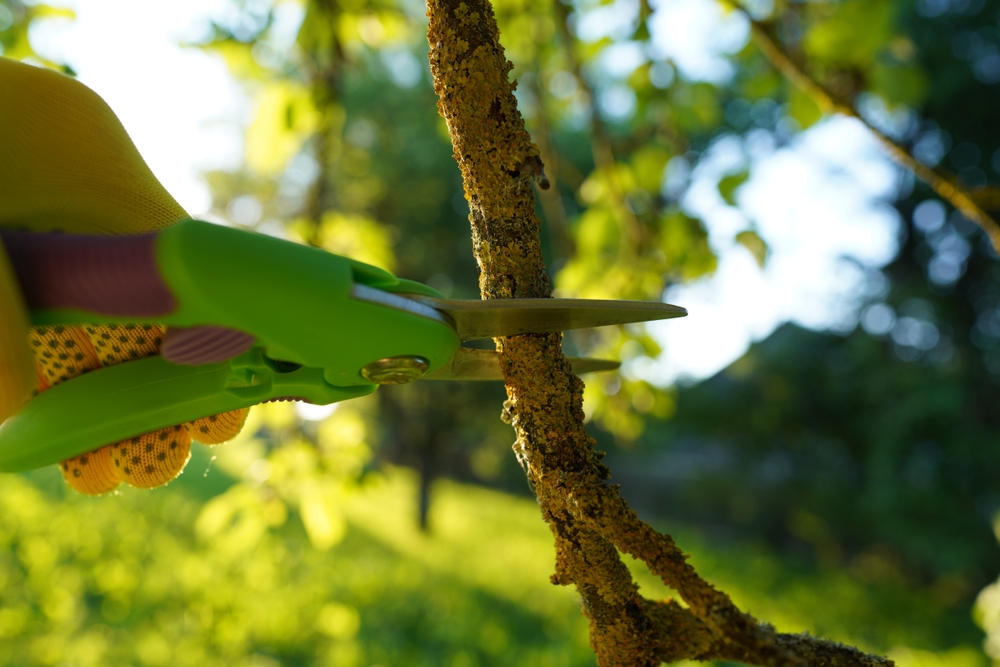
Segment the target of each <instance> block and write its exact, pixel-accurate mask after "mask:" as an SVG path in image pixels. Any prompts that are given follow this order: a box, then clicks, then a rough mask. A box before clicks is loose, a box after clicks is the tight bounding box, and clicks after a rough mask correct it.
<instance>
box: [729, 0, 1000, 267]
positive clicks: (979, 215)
mask: <svg viewBox="0 0 1000 667" xmlns="http://www.w3.org/2000/svg"><path fill="white" fill-rule="evenodd" d="M720 1H721V2H722V4H723V5H724V6H726V7H729V8H732V9H735V10H736V11H739V12H741V13H742V14H743V15H744V16H746V18H747V20H748V21H749V22H750V31H751V34H752V35H753V40H754V43H755V44H757V47H758V48H759V49H760V51H761V53H763V54H764V57H765V58H767V60H768V61H769V62H770V63H771V65H772V66H773V67H774V68H775V69H776V70H778V71H779V72H780V73H781V74H782V75H783V76H784V77H785V78H786V79H788V80H789V81H790V82H791V83H792V84H793V85H795V86H797V87H798V88H799V89H800V90H802V92H804V93H805V94H807V95H808V96H809V97H811V98H812V99H813V101H814V102H816V104H817V105H818V106H819V107H820V109H822V110H823V111H824V112H827V113H839V114H843V115H844V116H849V117H851V118H856V119H857V120H858V121H860V122H861V123H863V124H864V125H865V127H867V128H868V130H869V131H871V133H872V134H873V135H875V138H876V139H878V141H879V143H881V144H882V147H883V148H884V149H885V150H886V152H887V153H889V155H890V156H891V157H892V158H893V159H894V160H895V161H896V162H897V163H899V164H900V165H902V166H903V167H905V168H906V169H909V170H910V171H911V172H913V175H914V176H916V177H917V178H919V179H920V180H922V181H923V182H924V183H926V184H927V185H929V186H930V187H931V189H932V190H934V192H936V193H937V194H938V195H939V196H940V197H941V198H942V199H944V200H946V201H947V202H948V203H950V204H951V205H952V206H954V207H955V208H956V209H958V210H959V211H960V212H961V213H962V215H964V216H965V217H966V218H968V219H969V220H971V221H972V222H974V223H976V224H977V225H979V227H981V228H982V230H983V231H984V232H986V235H987V236H988V237H989V239H990V243H992V244H993V249H994V250H996V251H997V253H1000V225H998V224H997V222H996V220H994V219H993V218H992V217H990V215H989V214H988V213H986V211H984V210H983V208H982V206H980V203H979V202H978V201H977V198H976V194H975V193H973V192H970V191H969V190H967V189H966V188H965V187H963V186H962V184H961V183H959V181H958V179H957V178H956V177H955V176H954V175H952V174H949V173H947V172H946V171H944V170H943V169H935V168H932V167H928V166H927V165H925V164H924V163H922V162H921V161H920V160H918V159H917V158H916V157H914V156H913V154H912V153H911V152H910V151H908V150H907V149H906V148H905V147H903V146H902V145H901V144H899V143H898V142H896V141H894V140H892V139H890V138H889V137H887V136H886V135H885V134H883V133H882V132H881V131H879V130H878V129H877V128H876V127H874V126H873V125H872V124H871V123H869V122H868V121H867V120H865V119H864V118H862V117H861V115H860V114H859V113H858V112H857V111H855V110H854V107H852V106H851V105H850V104H849V103H847V102H846V101H844V100H842V99H839V98H838V97H837V96H836V95H834V94H833V93H832V92H831V91H829V90H827V89H826V88H825V87H824V86H823V85H822V84H821V83H819V82H818V81H816V80H815V79H813V78H812V77H811V76H810V75H809V74H808V73H807V72H806V71H805V68H804V67H802V66H801V65H800V64H799V63H798V62H796V61H795V59H794V58H792V57H791V56H790V55H789V54H788V52H787V51H785V50H784V48H783V47H782V46H781V44H780V42H779V40H778V39H777V38H776V37H775V36H774V35H773V34H772V32H771V30H770V29H769V28H768V26H767V25H766V24H764V23H762V22H760V21H757V20H756V19H754V18H753V17H752V16H751V15H750V13H749V12H748V11H747V10H746V9H745V8H744V7H743V6H741V5H739V4H735V3H733V2H732V1H731V0H720Z"/></svg>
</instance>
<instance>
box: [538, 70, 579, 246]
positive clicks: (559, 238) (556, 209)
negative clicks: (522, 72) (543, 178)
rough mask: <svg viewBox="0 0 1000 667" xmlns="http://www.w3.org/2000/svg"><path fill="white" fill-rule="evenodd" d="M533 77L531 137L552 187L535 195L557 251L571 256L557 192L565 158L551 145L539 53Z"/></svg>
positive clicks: (564, 217)
mask: <svg viewBox="0 0 1000 667" xmlns="http://www.w3.org/2000/svg"><path fill="white" fill-rule="evenodd" d="M532 74H533V76H531V77H528V78H529V80H530V82H531V93H532V95H534V97H535V100H536V107H537V113H536V114H535V132H534V139H535V143H536V144H537V145H538V152H539V153H541V158H542V162H543V163H544V164H545V172H546V174H547V175H548V177H549V183H550V184H551V187H549V188H548V189H545V190H541V189H540V190H539V194H538V196H539V197H540V199H541V202H542V212H543V213H545V219H546V220H547V221H548V223H549V231H550V233H551V234H552V243H553V245H554V246H555V247H556V253H557V254H558V256H559V257H560V258H562V259H564V260H565V259H568V258H569V257H572V256H573V254H574V253H575V252H576V248H575V246H576V244H575V243H574V242H573V237H572V236H570V234H569V220H568V216H567V214H566V206H565V205H564V204H563V200H562V195H561V194H560V193H559V177H560V176H561V175H562V171H563V170H562V167H563V163H564V162H567V160H564V159H561V157H560V156H559V155H558V154H557V153H556V150H555V147H554V146H553V145H552V128H551V126H550V125H549V117H548V113H547V112H546V107H545V98H544V95H545V90H544V89H543V88H542V82H541V75H542V68H541V63H540V62H539V58H538V53H537V52H536V53H535V61H534V71H533V72H532Z"/></svg>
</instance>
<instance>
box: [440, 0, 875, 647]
mask: <svg viewBox="0 0 1000 667" xmlns="http://www.w3.org/2000/svg"><path fill="white" fill-rule="evenodd" d="M427 7H428V9H427V15H428V17H429V19H430V26H429V29H428V41H429V42H430V47H431V49H430V62H431V71H432V73H433V75H434V85H435V91H436V92H437V95H438V109H439V110H440V112H441V115H442V116H443V117H444V119H445V121H446V122H447V124H448V130H449V132H450V134H451V139H452V143H453V146H454V153H455V159H456V160H457V161H458V164H459V167H460V168H461V170H462V177H463V180H464V182H465V196H466V199H468V201H469V208H470V214H469V220H470V222H471V223H472V236H473V249H474V252H475V255H476V260H477V262H478V263H479V269H480V278H479V284H480V291H481V293H482V296H483V298H485V299H502V298H514V297H534V298H545V297H548V296H550V288H549V281H548V278H547V275H546V272H545V265H544V263H543V261H542V255H541V247H540V243H539V222H538V219H537V218H536V216H535V213H534V195H533V192H532V189H531V183H532V180H533V179H535V178H537V176H538V174H539V173H540V170H541V163H540V161H539V159H538V150H537V148H536V147H535V146H534V145H533V144H532V143H531V139H530V137H529V136H528V134H527V132H526V131H525V129H524V123H523V120H522V119H521V115H520V113H519V112H518V110H517V102H516V100H515V98H514V95H513V91H514V86H515V84H512V83H510V82H509V81H508V78H507V75H508V73H509V72H510V69H511V67H512V65H511V64H510V63H509V62H508V61H507V59H506V57H505V55H504V51H503V47H501V46H500V42H499V32H498V30H497V26H496V21H495V19H494V16H493V10H492V7H491V6H490V4H489V2H488V0H465V1H464V2H463V1H460V0H429V2H428V3H427ZM561 343H562V337H561V335H560V334H545V335H526V336H515V337H511V338H503V339H498V340H497V349H498V351H499V353H500V360H501V365H502V367H503V372H504V377H505V380H506V386H507V396H508V400H507V401H506V403H505V404H504V412H503V418H504V419H505V420H506V421H508V422H509V423H510V424H511V425H512V426H513V427H514V430H515V433H516V437H517V439H516V442H515V444H514V451H515V453H516V455H517V457H518V460H519V461H520V462H521V464H522V466H523V467H524V469H525V472H526V474H527V476H528V480H529V483H530V484H531V485H532V488H534V490H535V494H536V496H537V498H538V503H539V506H540V508H541V512H542V516H543V518H544V519H545V521H547V522H548V524H549V526H550V528H551V529H552V533H553V535H554V536H555V547H556V567H555V574H554V575H553V576H552V581H553V583H556V584H562V585H570V584H573V585H575V586H576V588H577V590H578V591H579V593H580V596H581V601H582V606H583V611H584V613H585V614H586V616H587V618H588V619H589V621H590V638H591V646H592V647H593V648H594V651H595V653H596V654H597V660H598V664H600V665H602V666H611V665H622V666H626V665H628V666H633V665H635V666H644V665H658V664H659V663H660V662H661V661H671V662H672V661H676V660H680V659H684V658H690V659H700V660H708V659H727V660H739V661H742V662H747V663H751V664H760V665H804V664H824V665H830V666H831V667H833V666H835V665H838V666H839V665H886V664H891V663H889V662H888V661H886V660H884V659H882V658H877V657H872V656H865V655H864V654H862V653H860V652H858V651H856V650H855V649H850V648H846V647H841V646H839V645H835V644H832V643H829V642H823V641H821V640H816V639H814V638H811V637H807V636H805V637H803V636H799V635H780V634H777V633H775V632H774V630H773V629H772V628H771V627H770V626H768V625H761V624H758V623H757V621H755V620H754V619H753V618H752V617H750V616H749V615H746V614H743V613H742V612H740V611H739V610H738V609H737V608H736V607H735V606H734V605H733V604H732V602H731V601H730V599H729V597H728V596H727V595H726V594H724V593H722V592H720V591H717V590H715V589H714V588H713V587H712V586H711V585H709V584H708V583H706V582H705V581H704V580H703V579H702V578H701V577H699V576H698V574H697V573H696V572H695V571H694V569H693V568H692V567H691V566H690V565H688V563H687V561H686V557H685V555H684V554H683V553H682V552H681V551H680V549H679V548H678V547H677V545H676V544H674V542H673V540H672V539H671V538H670V537H669V536H667V535H660V534H659V533H657V532H656V531H655V530H653V529H652V528H650V527H649V526H648V525H646V524H645V523H643V522H642V521H640V520H639V518H638V517H637V516H636V514H635V512H633V511H632V509H631V508H629V506H628V505H627V504H626V503H625V501H624V500H623V499H622V498H621V496H620V495H619V493H618V490H617V487H615V486H612V485H610V484H609V483H608V481H607V480H608V478H609V471H608V470H607V468H606V467H605V466H604V465H602V464H601V462H600V453H599V452H597V451H595V449H594V442H593V440H592V439H591V438H590V436H588V435H587V434H586V432H585V431H584V428H583V383H582V382H581V381H580V380H579V379H578V378H577V377H576V376H574V375H573V374H572V372H571V370H570V367H569V364H567V363H566V360H565V358H564V357H563V355H562V348H561ZM619 550H620V551H623V552H625V553H628V554H630V555H632V556H633V557H635V558H639V559H641V560H643V561H644V562H645V563H646V564H647V565H648V566H649V568H650V570H651V571H652V572H654V573H655V574H657V575H658V576H660V577H661V578H662V579H663V581H664V582H666V583H667V584H668V585H670V586H671V587H673V588H674V589H675V590H677V591H678V593H679V594H680V596H681V597H682V598H683V600H684V601H685V602H686V603H687V605H688V609H685V608H683V607H681V606H680V605H678V604H677V603H676V602H673V601H662V602H654V601H649V600H646V599H644V598H643V597H642V596H640V595H639V591H638V587H637V586H636V584H635V583H634V582H633V581H632V578H631V575H630V573H629V572H628V570H627V568H626V567H625V565H624V563H622V561H621V559H620V557H619V554H618V551H619Z"/></svg>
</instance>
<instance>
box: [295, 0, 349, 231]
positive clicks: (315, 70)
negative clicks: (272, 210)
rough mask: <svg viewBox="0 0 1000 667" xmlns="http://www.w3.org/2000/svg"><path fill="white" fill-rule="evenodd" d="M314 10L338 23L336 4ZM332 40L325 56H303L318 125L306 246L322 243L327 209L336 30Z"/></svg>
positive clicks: (337, 65)
mask: <svg viewBox="0 0 1000 667" xmlns="http://www.w3.org/2000/svg"><path fill="white" fill-rule="evenodd" d="M312 8H313V10H314V11H316V12H319V13H321V14H322V15H323V20H324V22H325V23H327V24H329V25H331V26H339V24H340V14H341V11H340V5H339V3H337V2H330V1H329V0H314V2H313V3H312ZM331 34H332V35H333V39H332V41H331V43H330V44H329V47H328V51H327V52H325V53H308V52H306V53H304V54H303V55H304V56H305V59H306V61H307V62H306V72H307V75H308V77H309V83H310V86H311V87H312V97H313V104H314V105H315V107H316V111H317V112H318V113H319V123H318V126H317V128H316V131H315V132H314V133H313V136H312V142H313V152H314V154H315V159H316V164H317V166H318V167H319V168H318V169H317V174H316V179H315V180H314V181H313V183H312V186H311V187H310V188H309V192H308V194H307V195H306V204H305V215H306V218H307V219H308V220H309V222H310V225H309V233H308V236H307V237H306V238H305V241H306V243H308V244H309V245H312V246H318V245H320V243H321V241H322V233H321V232H322V221H323V214H324V213H325V212H326V210H327V208H328V202H327V199H328V197H329V194H330V163H331V161H332V160H333V145H332V144H333V141H332V134H333V130H334V122H333V119H334V113H333V111H334V107H336V105H337V101H338V99H339V87H340V79H341V74H342V69H343V65H344V51H343V48H342V46H341V43H340V40H339V38H338V37H337V34H336V29H332V30H331Z"/></svg>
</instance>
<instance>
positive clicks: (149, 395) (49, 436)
mask: <svg viewBox="0 0 1000 667" xmlns="http://www.w3.org/2000/svg"><path fill="white" fill-rule="evenodd" d="M375 387H376V386H375V385H359V386H355V387H334V386H332V385H330V384H329V383H327V382H325V381H324V380H323V371H322V370H321V369H316V368H309V367H306V366H301V367H295V366H294V365H290V364H284V363H275V362H274V361H272V360H271V359H268V358H267V357H265V356H264V354H263V353H262V352H261V350H260V349H257V348H255V349H253V350H251V351H250V352H247V353H245V354H242V355H240V356H239V357H236V358H235V359H232V360H230V361H229V362H224V363H219V364H204V365H202V366H178V365H176V364H171V363H169V362H167V361H165V360H164V359H163V357H160V356H156V357H149V358H147V359H140V360H138V361H132V362H128V363H124V364H118V365H117V366H110V367H108V368H104V369H101V370H100V371H95V372H92V373H87V374H85V375H81V376H80V377H77V378H74V379H73V380H71V381H69V382H65V383H63V384H60V385H57V386H55V387H53V388H52V389H49V390H48V391H45V392H43V393H41V394H39V395H38V396H36V397H35V398H33V399H32V400H31V401H30V402H29V403H28V405H27V406H25V408H24V409H23V410H21V411H20V412H18V413H17V414H15V415H14V416H12V417H10V418H9V419H7V421H5V422H4V423H3V426H2V427H0V470H2V471H4V472H18V471H22V470H31V469H34V468H39V467H42V466H47V465H51V464H53V463H58V462H59V461H64V460H66V459H67V458H70V457H72V456H77V455H79V454H83V453H85V452H89V451H93V450H94V449H96V448H98V447H101V446H103V445H106V444H109V443H112V442H118V441H120V440H123V439H125V438H127V437H131V436H134V435H140V434H142V433H148V432H149V431H152V430H156V429H159V428H167V427H169V426H173V425H174V424H183V423H186V422H188V421H191V420H193V419H197V418H198V417H207V416H209V415H214V414H218V413H221V412H227V411H229V410H237V409H239V408H245V407H249V406H251V405H256V404H258V403H260V402H262V401H267V400H273V399H275V398H298V399H305V400H307V401H309V402H310V403H316V404H320V405H325V404H329V403H335V402H337V401H343V400H346V399H349V398H357V397H358V396H364V395H366V394H370V393H372V392H373V391H375Z"/></svg>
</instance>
